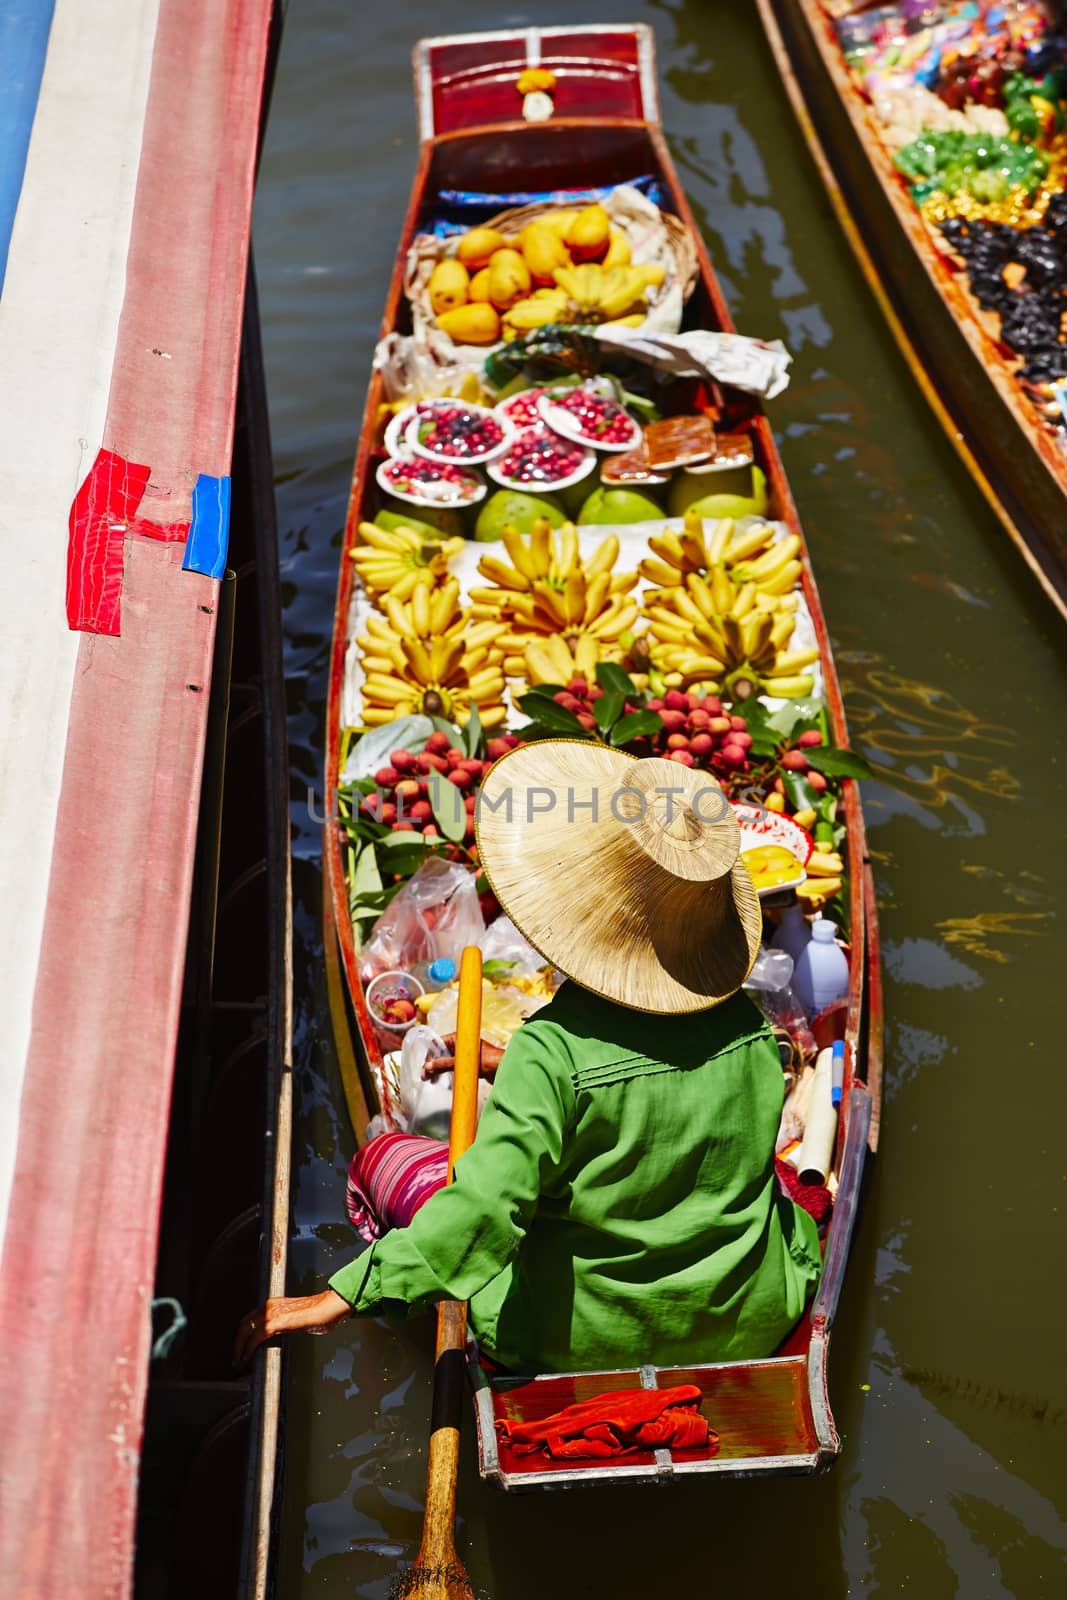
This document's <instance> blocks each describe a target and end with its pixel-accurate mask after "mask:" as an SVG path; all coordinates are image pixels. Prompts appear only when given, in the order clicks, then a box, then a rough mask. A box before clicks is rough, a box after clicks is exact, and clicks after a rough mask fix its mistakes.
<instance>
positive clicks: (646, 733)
mask: <svg viewBox="0 0 1067 1600" xmlns="http://www.w3.org/2000/svg"><path fill="white" fill-rule="evenodd" d="M662 727H663V724H662V722H661V721H660V720H659V714H658V713H657V712H655V711H630V712H628V713H627V715H626V716H625V717H620V718H619V720H618V722H617V723H616V724H615V726H614V727H613V728H612V730H611V742H612V744H613V745H615V746H616V748H618V746H619V745H624V744H629V742H630V740H631V739H640V738H651V737H652V735H653V734H654V733H658V732H659V731H660V729H661V728H662Z"/></svg>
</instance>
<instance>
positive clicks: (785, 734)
mask: <svg viewBox="0 0 1067 1600" xmlns="http://www.w3.org/2000/svg"><path fill="white" fill-rule="evenodd" d="M804 721H805V717H804V714H803V712H801V711H798V709H797V705H796V701H795V700H787V701H786V703H785V705H784V706H781V707H779V709H778V710H777V711H775V712H772V714H771V715H770V716H769V717H768V718H767V726H768V728H773V729H774V731H775V733H777V734H779V735H780V737H781V738H782V739H783V740H784V741H785V742H786V743H787V744H788V742H789V740H790V739H791V738H792V737H793V730H794V728H796V727H797V726H798V724H800V723H802V722H804Z"/></svg>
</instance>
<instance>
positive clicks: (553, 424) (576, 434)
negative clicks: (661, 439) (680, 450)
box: [537, 383, 642, 451]
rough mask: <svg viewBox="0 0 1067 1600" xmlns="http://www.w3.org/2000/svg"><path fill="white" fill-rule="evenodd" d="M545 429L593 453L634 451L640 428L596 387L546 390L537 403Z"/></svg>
mask: <svg viewBox="0 0 1067 1600" xmlns="http://www.w3.org/2000/svg"><path fill="white" fill-rule="evenodd" d="M537 404H538V408H539V409H540V412H541V415H542V417H543V418H544V420H545V422H546V423H547V424H548V426H549V427H550V428H552V429H554V430H555V432H556V433H561V434H562V435H563V437H564V438H565V439H573V440H574V442H575V444H582V445H586V446H587V447H590V448H592V449H594V450H620V451H621V450H634V449H636V447H637V445H638V444H639V443H640V441H641V436H642V435H641V426H640V424H639V423H637V422H635V421H634V419H633V417H631V415H630V413H629V412H628V411H627V410H626V409H625V408H624V407H623V406H621V405H620V404H619V402H618V401H617V400H616V399H615V398H614V396H613V395H612V394H610V393H607V392H605V390H604V389H602V388H598V387H597V386H596V385H595V384H591V383H583V384H579V385H578V387H577V388H574V389H563V388H558V389H546V390H545V392H544V394H543V395H542V396H541V398H540V400H539V401H538V402H537Z"/></svg>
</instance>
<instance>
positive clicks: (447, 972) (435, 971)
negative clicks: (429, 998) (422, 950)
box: [426, 956, 456, 983]
mask: <svg viewBox="0 0 1067 1600" xmlns="http://www.w3.org/2000/svg"><path fill="white" fill-rule="evenodd" d="M426 976H427V977H428V978H429V980H430V982H431V983H451V982H452V979H453V978H454V977H455V976H456V963H455V962H454V961H453V960H452V957H451V956H438V957H437V960H436V961H431V962H430V965H429V966H428V967H427V968H426Z"/></svg>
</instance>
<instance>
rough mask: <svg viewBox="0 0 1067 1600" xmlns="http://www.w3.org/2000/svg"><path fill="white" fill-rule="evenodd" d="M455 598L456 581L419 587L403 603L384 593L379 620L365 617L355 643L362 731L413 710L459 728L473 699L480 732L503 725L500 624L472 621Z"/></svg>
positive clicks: (502, 631)
mask: <svg viewBox="0 0 1067 1600" xmlns="http://www.w3.org/2000/svg"><path fill="white" fill-rule="evenodd" d="M459 595H460V589H459V581H458V579H456V578H447V579H446V580H445V582H444V583H443V584H442V585H441V587H440V588H439V589H437V590H436V591H431V590H430V589H428V588H427V586H426V585H425V584H420V585H419V586H418V587H417V588H416V590H415V591H414V593H413V594H412V596H411V598H410V599H409V600H407V601H401V600H398V599H397V598H396V597H395V595H387V596H386V597H385V602H384V609H385V615H384V616H375V615H373V614H372V615H370V616H369V617H368V618H367V631H366V632H365V633H364V634H361V635H360V636H359V638H358V639H357V640H356V643H357V644H358V646H359V648H360V651H361V658H360V660H361V665H362V667H363V671H364V674H365V678H364V683H363V720H364V722H365V723H366V724H367V725H368V726H374V725H376V724H378V723H382V722H389V721H391V720H392V718H393V717H399V716H405V715H407V714H408V713H411V712H417V711H425V712H430V713H432V714H433V715H435V716H442V717H451V718H452V720H453V721H458V722H465V721H466V720H467V718H468V717H469V716H470V706H471V701H472V700H473V701H474V702H475V703H476V704H477V706H478V711H479V715H480V716H481V719H482V721H483V723H484V724H485V726H486V727H495V726H496V725H497V724H498V723H500V722H502V721H503V719H504V715H505V707H504V705H503V703H502V700H503V694H504V674H503V671H502V670H501V661H502V658H503V639H502V635H503V633H504V625H503V624H502V623H501V622H499V621H497V622H495V623H494V622H489V621H482V622H476V621H475V620H474V619H473V618H472V616H471V613H470V611H469V610H468V609H466V608H465V607H463V606H461V605H460V603H459Z"/></svg>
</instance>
